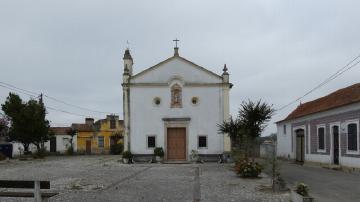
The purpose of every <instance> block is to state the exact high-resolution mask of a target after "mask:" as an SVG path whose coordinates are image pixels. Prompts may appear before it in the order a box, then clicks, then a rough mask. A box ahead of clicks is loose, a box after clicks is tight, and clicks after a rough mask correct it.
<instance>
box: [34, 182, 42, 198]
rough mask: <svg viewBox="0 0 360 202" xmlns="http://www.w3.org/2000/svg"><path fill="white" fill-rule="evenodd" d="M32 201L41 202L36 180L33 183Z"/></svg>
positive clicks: (38, 183)
mask: <svg viewBox="0 0 360 202" xmlns="http://www.w3.org/2000/svg"><path fill="white" fill-rule="evenodd" d="M34 201H35V202H42V199H41V192H40V181H38V180H36V181H35V182H34Z"/></svg>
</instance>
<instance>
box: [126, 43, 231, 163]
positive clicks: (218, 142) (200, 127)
mask: <svg viewBox="0 0 360 202" xmlns="http://www.w3.org/2000/svg"><path fill="white" fill-rule="evenodd" d="M123 59H124V73H123V83H122V86H123V112H124V127H125V134H124V140H125V143H124V145H125V150H128V151H131V153H132V154H133V155H134V158H135V159H136V158H138V159H146V158H151V156H152V155H153V151H154V148H155V147H162V148H163V150H164V152H165V156H164V160H166V161H188V160H189V158H190V154H191V152H192V150H195V151H197V152H198V154H199V156H200V157H202V158H204V159H211V158H214V157H215V158H216V157H218V156H219V155H221V154H223V153H227V152H230V147H231V146H230V138H229V137H228V136H227V135H225V134H219V133H218V126H217V125H218V124H220V123H222V122H223V121H224V120H227V119H228V118H229V117H230V115H229V91H230V89H231V87H232V84H231V83H230V82H229V73H228V72H227V68H226V65H224V68H223V70H222V74H221V75H218V74H216V73H213V72H211V71H209V70H207V69H206V68H204V67H201V66H199V65H197V64H195V63H193V62H191V61H189V60H187V59H185V58H183V57H181V56H180V55H179V48H178V47H177V46H176V47H175V48H174V55H173V56H171V57H170V58H168V59H166V60H164V61H162V62H160V63H158V64H156V65H154V66H152V67H150V68H148V69H145V70H144V71H141V72H139V73H137V74H134V73H133V72H135V69H134V67H133V58H132V56H131V54H130V50H129V49H126V50H125V54H124V58H123Z"/></svg>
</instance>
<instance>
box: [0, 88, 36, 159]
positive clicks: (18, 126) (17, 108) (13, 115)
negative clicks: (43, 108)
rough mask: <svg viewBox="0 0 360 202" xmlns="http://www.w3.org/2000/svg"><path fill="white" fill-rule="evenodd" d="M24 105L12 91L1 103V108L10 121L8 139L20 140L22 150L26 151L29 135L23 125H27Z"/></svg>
mask: <svg viewBox="0 0 360 202" xmlns="http://www.w3.org/2000/svg"><path fill="white" fill-rule="evenodd" d="M25 106H26V104H25V103H23V101H22V100H21V98H20V97H19V96H18V95H16V94H14V93H9V96H8V97H7V98H6V101H5V103H4V104H2V105H1V107H2V110H3V111H4V113H5V114H6V116H7V117H8V119H9V121H10V128H9V138H10V141H17V142H20V143H21V144H22V145H23V146H24V151H25V152H28V151H29V145H30V143H31V136H30V135H29V134H28V133H27V128H26V127H24V126H25V125H27V124H26V120H25V119H24V117H23V115H24V109H25Z"/></svg>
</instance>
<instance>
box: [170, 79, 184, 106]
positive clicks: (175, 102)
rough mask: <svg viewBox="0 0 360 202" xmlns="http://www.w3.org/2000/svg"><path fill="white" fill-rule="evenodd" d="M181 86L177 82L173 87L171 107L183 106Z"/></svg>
mask: <svg viewBox="0 0 360 202" xmlns="http://www.w3.org/2000/svg"><path fill="white" fill-rule="evenodd" d="M181 100H182V97H181V86H180V85H179V84H175V85H173V86H172V87H171V108H181V107H182V101H181Z"/></svg>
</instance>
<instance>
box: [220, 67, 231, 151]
mask: <svg viewBox="0 0 360 202" xmlns="http://www.w3.org/2000/svg"><path fill="white" fill-rule="evenodd" d="M222 78H223V85H222V86H223V87H222V91H223V95H222V96H223V119H224V121H228V120H229V119H230V100H229V94H230V88H231V83H229V73H228V72H227V67H226V64H225V65H224V69H223V74H222ZM224 152H225V153H228V152H231V141H230V137H229V136H228V134H224Z"/></svg>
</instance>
